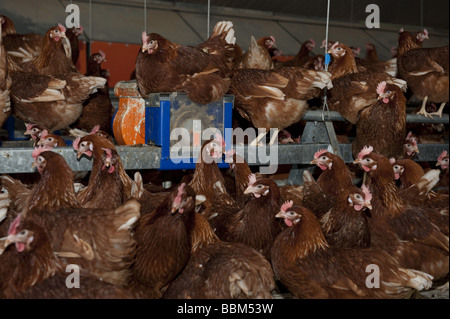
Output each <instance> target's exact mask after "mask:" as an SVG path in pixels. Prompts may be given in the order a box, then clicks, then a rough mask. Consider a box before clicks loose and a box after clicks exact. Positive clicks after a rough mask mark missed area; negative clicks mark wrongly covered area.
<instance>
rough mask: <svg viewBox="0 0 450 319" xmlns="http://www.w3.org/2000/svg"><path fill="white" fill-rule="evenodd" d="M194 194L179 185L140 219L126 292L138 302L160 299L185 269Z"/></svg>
mask: <svg viewBox="0 0 450 319" xmlns="http://www.w3.org/2000/svg"><path fill="white" fill-rule="evenodd" d="M195 196H196V195H195V192H194V191H193V189H192V188H191V187H190V186H188V185H186V184H185V183H182V184H181V185H180V186H178V187H176V188H175V189H174V190H173V191H172V192H171V193H170V195H169V196H167V197H166V199H165V200H164V202H163V203H162V204H160V205H159V206H158V207H157V208H156V209H155V211H154V212H153V213H151V214H148V215H145V216H143V217H142V220H141V221H140V223H139V225H138V227H137V228H136V231H135V238H136V242H137V248H136V257H135V259H134V262H133V277H132V280H131V283H130V289H131V290H132V291H134V292H135V293H136V295H137V296H139V297H140V298H161V297H162V296H163V294H164V291H165V290H166V289H167V285H168V284H170V282H172V281H173V280H174V279H175V277H176V276H177V275H178V274H179V273H180V271H181V270H182V269H183V268H184V267H185V265H186V264H187V262H188V260H189V256H190V252H191V239H190V236H191V233H192V230H193V228H194V225H195V215H194V214H195Z"/></svg>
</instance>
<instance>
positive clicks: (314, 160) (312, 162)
mask: <svg viewBox="0 0 450 319" xmlns="http://www.w3.org/2000/svg"><path fill="white" fill-rule="evenodd" d="M309 164H314V165H317V158H315V159H313V160H312V161H311V162H309Z"/></svg>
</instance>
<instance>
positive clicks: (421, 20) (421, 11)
mask: <svg viewBox="0 0 450 319" xmlns="http://www.w3.org/2000/svg"><path fill="white" fill-rule="evenodd" d="M420 28H421V29H423V0H420Z"/></svg>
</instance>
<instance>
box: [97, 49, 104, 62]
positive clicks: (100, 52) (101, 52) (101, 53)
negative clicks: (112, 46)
mask: <svg viewBox="0 0 450 319" xmlns="http://www.w3.org/2000/svg"><path fill="white" fill-rule="evenodd" d="M98 53H99V54H100V55H101V56H102V58H103V60H105V59H106V54H105V52H103V51H102V50H99V51H98Z"/></svg>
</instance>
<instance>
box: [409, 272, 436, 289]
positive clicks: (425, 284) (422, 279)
mask: <svg viewBox="0 0 450 319" xmlns="http://www.w3.org/2000/svg"><path fill="white" fill-rule="evenodd" d="M403 271H404V272H405V273H406V274H407V275H408V277H409V281H408V283H407V286H409V287H411V288H414V289H416V290H418V291H421V290H428V289H430V288H431V286H432V284H433V276H431V275H429V274H427V273H425V272H422V271H419V270H415V269H403Z"/></svg>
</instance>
